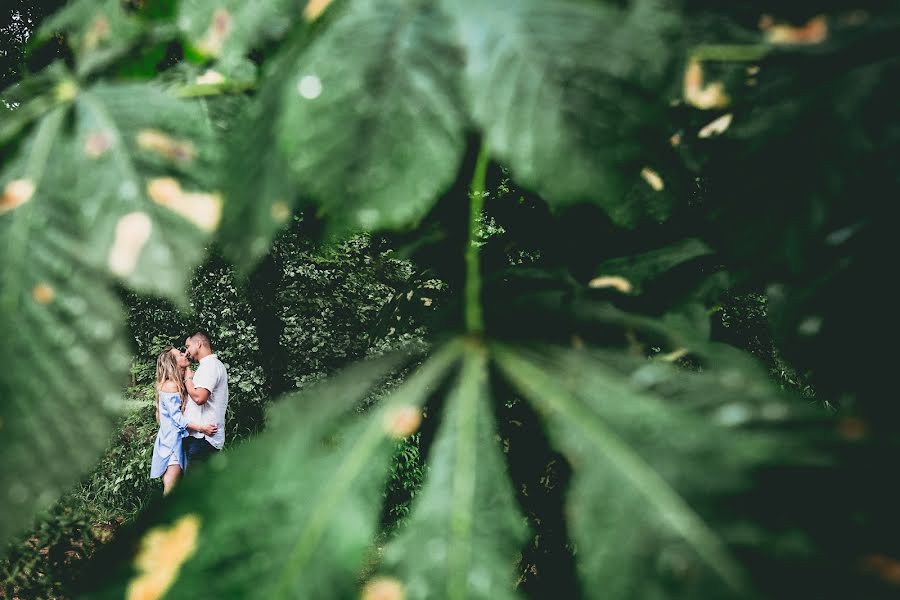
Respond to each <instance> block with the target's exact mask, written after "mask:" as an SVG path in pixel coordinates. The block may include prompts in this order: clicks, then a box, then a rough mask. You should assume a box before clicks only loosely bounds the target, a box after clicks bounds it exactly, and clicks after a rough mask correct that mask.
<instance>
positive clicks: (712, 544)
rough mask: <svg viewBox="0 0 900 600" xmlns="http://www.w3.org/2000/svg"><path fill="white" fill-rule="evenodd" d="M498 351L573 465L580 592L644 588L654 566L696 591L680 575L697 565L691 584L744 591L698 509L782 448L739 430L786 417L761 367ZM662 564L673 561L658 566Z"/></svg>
mask: <svg viewBox="0 0 900 600" xmlns="http://www.w3.org/2000/svg"><path fill="white" fill-rule="evenodd" d="M495 351H496V357H497V361H498V364H499V366H500V367H501V369H502V370H503V372H504V373H505V375H506V376H507V377H508V378H509V379H510V381H512V382H513V384H514V385H515V386H516V387H517V388H518V389H519V390H520V391H521V392H522V393H523V394H524V395H525V397H526V398H528V399H529V400H530V401H531V402H532V403H533V404H534V405H535V406H536V407H537V408H538V409H540V410H541V412H543V413H544V414H545V415H546V417H547V420H548V424H549V431H550V435H551V438H552V439H553V440H554V441H555V443H556V444H557V445H558V447H560V448H561V449H562V450H563V452H565V453H566V456H567V457H568V458H569V460H570V462H571V463H572V465H573V467H574V470H575V480H574V482H573V487H572V489H571V491H570V492H569V498H568V502H567V504H568V511H569V516H570V518H571V523H572V527H573V529H572V531H573V534H574V536H575V541H576V543H577V559H578V563H579V570H580V572H581V576H582V578H583V581H584V589H585V591H586V592H587V593H588V595H589V597H596V598H601V597H602V598H632V597H648V595H649V594H650V592H649V591H648V590H650V589H651V588H652V586H654V585H658V584H659V582H660V581H661V579H660V575H662V576H663V578H662V580H664V579H666V577H667V576H668V577H674V583H675V584H676V585H678V586H680V588H681V589H682V591H683V592H684V593H688V592H691V591H692V592H693V594H694V595H696V594H697V593H698V591H697V589H696V587H695V588H694V589H693V590H692V589H691V587H690V585H689V584H690V581H689V580H685V579H681V580H679V575H678V572H681V573H682V575H681V577H683V576H684V573H688V572H694V571H697V570H698V569H699V570H700V571H699V572H702V570H703V565H705V568H708V569H709V571H710V573H714V574H715V576H714V577H709V576H703V577H702V579H697V575H694V576H692V577H693V579H694V581H695V586H696V585H700V587H701V588H703V589H705V590H706V591H707V592H709V591H710V590H713V589H716V588H717V587H718V586H720V585H722V584H724V586H725V587H724V588H723V589H721V590H720V592H719V593H725V590H730V591H729V592H728V593H731V594H746V593H748V592H749V591H750V590H749V584H748V581H747V579H746V576H745V573H744V569H743V567H741V565H740V564H739V563H738V562H737V561H736V560H735V558H734V556H732V554H731V552H730V551H729V549H728V547H727V544H726V540H725V539H724V537H723V534H722V533H721V532H720V531H718V530H717V528H716V526H715V525H714V524H713V522H711V521H710V520H709V518H710V516H709V515H707V514H704V513H702V512H698V507H703V506H706V505H707V504H706V503H708V501H709V498H710V496H711V495H713V494H716V493H722V492H725V491H734V490H738V489H741V487H742V486H743V485H746V484H747V480H746V474H747V472H748V471H749V470H750V469H751V468H752V467H754V466H756V465H760V464H762V463H764V462H765V461H767V460H771V459H773V458H774V457H775V456H777V455H778V454H779V453H780V452H783V451H784V450H785V448H784V447H783V444H782V442H781V441H780V440H779V439H778V438H776V437H772V436H766V435H763V434H760V433H751V432H748V431H742V430H741V429H739V426H741V425H746V424H749V423H752V422H756V423H760V422H762V423H765V422H781V421H784V420H785V419H787V418H788V417H789V416H791V415H792V412H793V411H792V410H790V407H789V406H788V405H787V404H785V403H784V401H782V400H780V399H779V398H778V396H777V394H776V393H775V391H774V390H773V389H772V386H771V385H770V384H769V382H768V381H767V379H766V376H765V374H764V373H763V372H761V371H760V370H758V369H752V370H750V371H747V370H745V369H744V368H743V366H742V363H738V364H737V365H730V366H728V367H723V368H722V369H721V370H711V371H710V372H709V373H700V374H691V373H686V372H679V371H678V370H676V369H674V368H672V367H670V366H668V365H666V364H665V363H661V362H646V361H641V360H631V361H629V360H628V359H627V358H626V357H624V356H622V355H618V354H614V353H599V352H594V353H586V352H583V351H582V352H579V351H565V350H554V349H552V348H543V349H541V351H540V353H535V354H531V353H529V352H524V351H520V350H514V349H510V348H506V347H502V346H498V347H496V348H495ZM721 352H722V351H717V353H721ZM725 355H726V356H728V354H727V353H726V354H725ZM629 362H630V363H631V364H630V366H629ZM666 562H673V563H674V564H677V565H680V566H678V567H677V569H676V572H674V573H668V574H667V573H666V569H667V568H668V567H667V566H666ZM659 568H662V569H663V571H662V572H659V571H657V569H659ZM716 580H718V581H716ZM696 581H702V582H703V583H702V584H697V583H696ZM704 586H705V587H704ZM713 595H716V594H713Z"/></svg>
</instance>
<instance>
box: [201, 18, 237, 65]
mask: <svg viewBox="0 0 900 600" xmlns="http://www.w3.org/2000/svg"><path fill="white" fill-rule="evenodd" d="M233 20H234V19H233V17H232V16H231V13H230V12H228V11H227V10H225V9H224V8H217V9H216V11H215V12H214V13H213V18H212V22H211V23H210V25H209V29H207V30H206V35H204V36H203V39H202V40H200V42H199V43H198V44H197V49H198V50H200V51H201V52H202V53H204V54H205V55H207V56H218V55H219V53H220V52H222V46H223V45H224V44H225V39H226V38H227V37H228V35H229V34H230V33H231V29H232V25H233Z"/></svg>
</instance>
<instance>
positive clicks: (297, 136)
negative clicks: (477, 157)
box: [278, 0, 466, 229]
mask: <svg viewBox="0 0 900 600" xmlns="http://www.w3.org/2000/svg"><path fill="white" fill-rule="evenodd" d="M451 32H452V22H451V20H450V19H449V18H448V17H447V16H446V15H444V14H443V13H442V12H441V11H440V10H439V9H438V7H437V1H436V0H416V1H414V2H406V1H403V0H388V1H376V0H354V1H352V2H350V3H348V5H347V7H346V10H345V11H344V12H342V13H341V14H340V16H339V17H338V18H336V19H335V20H334V21H333V22H332V23H330V24H329V27H328V28H326V29H325V30H324V32H323V33H322V34H321V36H320V37H319V38H318V39H316V40H315V41H314V42H313V44H312V45H311V47H310V48H309V50H308V51H307V53H306V54H305V55H304V56H303V57H302V59H301V60H300V61H299V63H298V64H297V66H296V69H295V71H294V72H293V73H292V74H291V76H290V77H289V78H288V79H287V80H286V81H285V82H284V83H285V84H286V85H285V87H284V94H285V100H284V112H283V114H282V115H281V119H280V122H279V125H278V141H279V145H280V147H281V149H282V150H283V151H284V152H285V154H286V158H287V161H288V164H289V166H290V168H291V171H292V173H293V174H294V177H295V178H296V181H297V183H298V184H299V186H300V191H301V193H304V194H308V195H310V196H312V198H313V199H314V200H316V201H317V203H318V204H319V205H320V206H321V210H322V212H323V213H324V214H326V215H327V216H329V217H331V218H333V219H334V221H336V222H338V223H340V224H343V225H345V226H352V227H362V228H366V229H371V228H379V227H382V228H383V227H394V228H397V227H402V226H406V225H408V224H410V223H415V222H416V221H418V220H419V219H420V218H421V217H422V216H424V215H425V213H426V212H427V211H428V210H429V209H430V208H431V206H432V205H433V204H434V202H435V201H436V199H437V197H438V195H439V194H440V193H441V192H443V191H444V190H446V189H447V188H448V187H449V186H450V184H451V183H452V182H453V180H454V178H455V177H456V173H457V170H458V168H459V165H460V159H461V157H462V150H463V146H464V128H465V125H466V120H465V117H464V116H463V114H462V112H461V110H460V105H461V103H462V100H461V98H460V96H459V93H458V89H457V88H458V86H457V78H458V72H459V70H460V64H461V57H460V56H459V52H458V50H457V48H456V46H455V45H454V40H453V38H452V36H451Z"/></svg>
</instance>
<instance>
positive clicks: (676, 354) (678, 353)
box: [659, 348, 690, 362]
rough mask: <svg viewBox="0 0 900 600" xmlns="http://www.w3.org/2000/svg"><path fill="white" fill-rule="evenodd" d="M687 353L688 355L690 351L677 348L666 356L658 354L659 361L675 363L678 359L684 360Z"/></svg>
mask: <svg viewBox="0 0 900 600" xmlns="http://www.w3.org/2000/svg"><path fill="white" fill-rule="evenodd" d="M689 353H690V351H689V350H688V349H687V348H678V349H676V350H673V351H672V352H669V353H667V354H660V355H659V360H661V361H663V362H675V361H676V360H678V359H679V358H684V357H685V356H687V355H688V354H689Z"/></svg>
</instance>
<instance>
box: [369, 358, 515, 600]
mask: <svg viewBox="0 0 900 600" xmlns="http://www.w3.org/2000/svg"><path fill="white" fill-rule="evenodd" d="M442 419H443V420H442V424H441V429H440V431H439V433H438V437H437V440H436V441H435V444H434V447H433V449H432V451H431V454H430V456H429V459H428V463H429V467H430V468H429V471H428V475H427V478H426V480H425V486H424V488H423V490H422V491H421V493H420V494H419V495H418V496H417V497H416V500H415V503H414V506H413V509H412V511H413V512H412V517H411V519H410V521H409V522H408V523H407V524H406V526H405V527H406V528H405V529H404V531H403V532H402V533H401V534H400V537H399V538H398V539H397V540H395V541H394V542H392V543H391V544H390V545H389V546H388V548H387V549H386V551H385V565H386V566H385V571H386V572H387V573H390V574H392V575H394V576H396V577H397V578H399V579H400V580H401V581H402V584H403V586H404V587H405V589H406V594H407V595H406V597H407V598H410V599H419V598H447V599H448V600H452V599H463V598H484V599H488V598H515V597H517V595H516V594H515V593H514V591H513V573H514V561H515V558H516V553H517V551H518V550H519V549H520V546H521V544H522V542H523V541H524V537H525V531H526V527H525V521H524V517H522V516H521V514H520V512H519V510H518V507H517V505H516V500H515V496H514V494H513V489H512V485H511V483H510V480H509V476H508V475H507V473H506V465H505V461H504V458H503V454H502V452H501V451H500V446H499V444H498V441H497V437H496V429H495V424H494V418H493V414H492V409H491V402H490V395H489V392H488V370H487V353H486V351H485V350H483V349H481V348H477V347H472V348H469V350H468V351H467V354H466V358H465V361H464V363H463V368H462V372H461V373H460V375H459V381H458V382H457V384H456V387H455V389H454V390H453V391H452V392H451V393H450V396H449V398H448V400H447V407H446V409H445V411H444V414H443V417H442Z"/></svg>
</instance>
